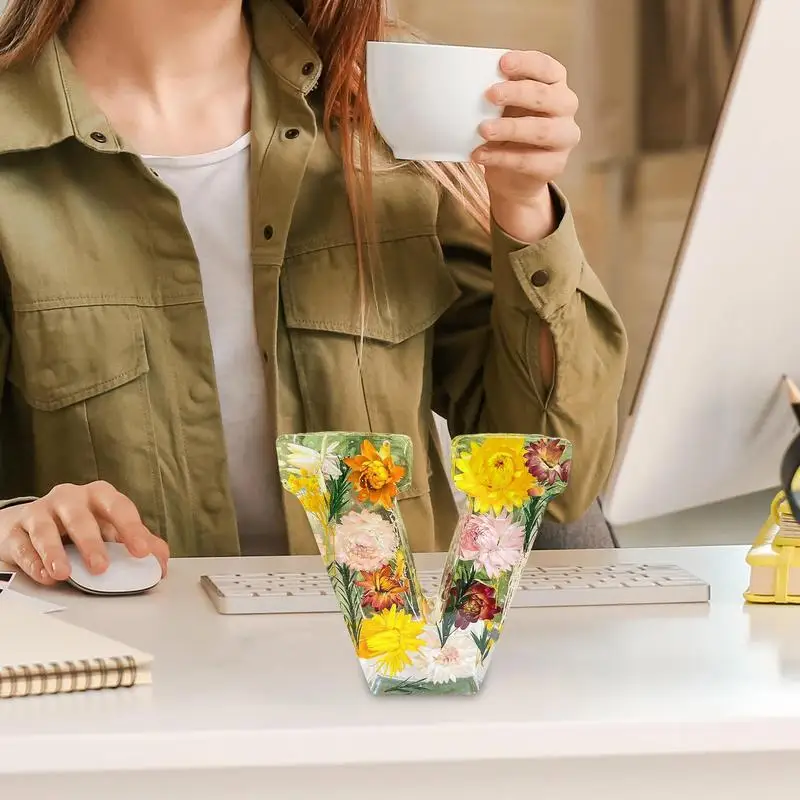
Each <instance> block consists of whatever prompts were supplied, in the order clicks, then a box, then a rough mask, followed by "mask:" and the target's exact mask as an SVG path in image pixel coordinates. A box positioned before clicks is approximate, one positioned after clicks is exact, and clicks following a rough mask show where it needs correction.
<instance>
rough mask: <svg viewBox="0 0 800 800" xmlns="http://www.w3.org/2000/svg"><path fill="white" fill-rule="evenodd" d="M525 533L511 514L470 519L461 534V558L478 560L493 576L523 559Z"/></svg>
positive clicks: (488, 573)
mask: <svg viewBox="0 0 800 800" xmlns="http://www.w3.org/2000/svg"><path fill="white" fill-rule="evenodd" d="M524 542H525V531H524V529H523V527H522V526H521V525H519V524H518V523H516V522H514V521H513V519H512V518H511V517H510V516H509V515H508V514H502V515H500V516H499V517H488V516H486V517H476V516H473V517H470V518H469V519H468V520H467V522H466V524H465V525H464V527H463V529H462V531H461V541H460V550H461V558H463V559H465V560H466V561H474V562H475V563H476V564H477V565H478V566H479V567H480V568H481V569H483V571H484V572H485V573H486V574H487V575H488V576H489V577H490V578H496V577H498V576H499V575H500V574H502V573H503V572H507V571H508V570H510V569H512V568H513V567H514V566H515V565H516V563H517V562H518V561H519V560H520V558H521V557H522V547H523V545H524Z"/></svg>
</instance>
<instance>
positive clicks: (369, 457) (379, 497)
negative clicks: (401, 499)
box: [344, 439, 406, 509]
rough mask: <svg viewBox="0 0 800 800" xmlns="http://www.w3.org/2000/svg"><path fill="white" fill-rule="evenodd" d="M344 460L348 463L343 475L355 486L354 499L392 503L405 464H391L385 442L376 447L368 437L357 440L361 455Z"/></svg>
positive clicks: (403, 473) (387, 444)
mask: <svg viewBox="0 0 800 800" xmlns="http://www.w3.org/2000/svg"><path fill="white" fill-rule="evenodd" d="M344 463H345V464H347V466H348V467H350V470H351V472H350V474H349V475H348V476H347V477H348V480H349V481H350V483H352V484H353V486H354V487H355V488H356V489H357V490H358V502H359V503H365V502H366V501H367V500H369V501H370V502H371V503H374V504H376V505H381V506H383V507H384V508H386V509H390V508H391V507H392V501H393V500H394V498H395V497H396V496H397V482H398V481H399V480H401V479H402V477H403V476H404V475H405V474H406V470H405V467H398V466H395V463H394V461H393V460H392V451H391V449H390V447H389V442H384V443H383V444H382V445H381V449H380V451H378V450H376V449H375V446H374V445H373V444H372V442H370V441H369V440H368V439H365V440H364V441H363V442H362V444H361V455H360V456H354V457H353V458H346V459H345V460H344Z"/></svg>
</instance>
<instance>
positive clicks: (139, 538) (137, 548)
mask: <svg viewBox="0 0 800 800" xmlns="http://www.w3.org/2000/svg"><path fill="white" fill-rule="evenodd" d="M89 496H90V508H91V509H92V511H93V512H94V514H95V515H96V516H97V518H98V520H99V521H100V523H101V525H102V524H103V523H105V524H106V525H110V526H111V528H112V530H113V531H116V536H115V537H114V538H115V540H116V541H118V542H120V543H122V544H124V545H125V546H126V547H127V548H128V552H129V553H130V554H131V555H132V556H135V557H136V558H144V557H145V556H147V555H150V554H151V553H152V554H153V555H154V556H155V557H156V558H157V559H158V560H159V562H160V564H161V571H162V572H163V573H164V575H166V572H167V561H168V560H169V546H168V545H167V543H166V542H165V541H164V540H163V539H160V538H159V537H158V536H154V535H153V534H152V533H150V531H149V530H148V529H147V527H146V526H145V524H144V523H143V522H142V518H141V516H140V515H139V511H138V510H137V508H136V505H135V504H134V503H133V501H132V500H130V498H128V497H126V496H125V495H124V494H121V493H120V492H118V491H117V490H116V489H115V488H114V487H113V486H111V485H110V484H108V483H104V482H102V481H101V482H99V483H95V484H92V485H91V486H90V487H89Z"/></svg>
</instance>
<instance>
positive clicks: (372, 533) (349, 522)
mask: <svg viewBox="0 0 800 800" xmlns="http://www.w3.org/2000/svg"><path fill="white" fill-rule="evenodd" d="M398 545H399V541H398V538H397V532H396V531H395V529H394V525H392V523H391V522H388V521H387V520H385V519H384V518H383V517H381V516H379V515H378V514H375V513H374V512H372V511H351V512H350V513H349V514H345V516H344V517H343V518H342V521H341V522H340V523H339V524H338V525H337V526H336V560H337V561H338V562H340V563H341V564H347V566H348V567H350V568H351V569H354V570H356V571H358V572H374V571H375V570H379V569H380V568H381V567H382V566H384V564H388V563H389V561H390V560H391V559H392V557H393V556H394V553H395V550H397V547H398Z"/></svg>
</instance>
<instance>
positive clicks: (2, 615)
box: [0, 604, 153, 669]
mask: <svg viewBox="0 0 800 800" xmlns="http://www.w3.org/2000/svg"><path fill="white" fill-rule="evenodd" d="M125 656H131V657H132V658H133V659H134V660H135V662H136V664H137V666H138V667H145V666H148V665H150V664H151V663H152V661H153V657H152V656H151V655H148V654H147V653H143V652H142V651H140V650H137V649H136V648H133V647H130V646H128V645H126V644H122V643H121V642H117V641H115V640H113V639H109V638H106V637H105V636H101V635H99V634H97V633H93V632H92V631H89V630H86V629H85V628H79V627H77V626H75V625H71V624H69V623H67V622H64V621H63V620H61V619H58V618H56V617H54V616H52V615H49V614H40V613H38V612H36V611H34V610H32V609H28V608H24V607H22V606H20V605H17V604H8V605H0V669H2V668H4V667H10V668H11V669H14V668H19V667H30V666H32V665H34V664H48V663H51V662H57V663H63V662H66V661H82V660H91V659H97V658H124V657H125Z"/></svg>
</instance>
